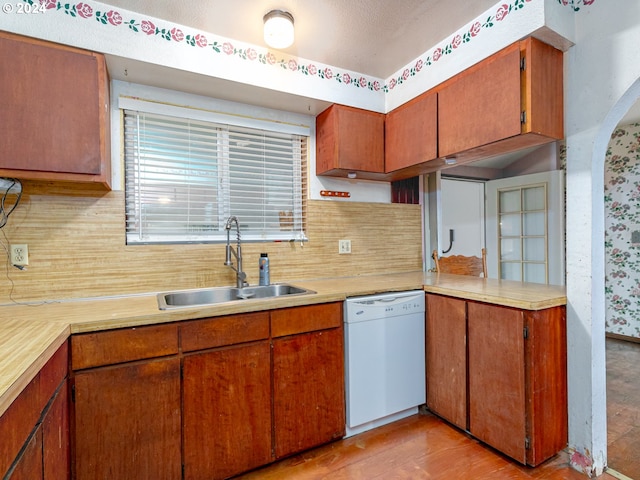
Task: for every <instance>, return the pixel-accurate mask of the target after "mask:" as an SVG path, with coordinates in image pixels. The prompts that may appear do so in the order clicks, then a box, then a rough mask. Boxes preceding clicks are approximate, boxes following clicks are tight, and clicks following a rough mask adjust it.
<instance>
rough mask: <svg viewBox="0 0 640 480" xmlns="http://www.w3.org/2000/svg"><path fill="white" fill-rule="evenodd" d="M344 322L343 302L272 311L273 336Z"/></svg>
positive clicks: (303, 331) (311, 330) (338, 324)
mask: <svg viewBox="0 0 640 480" xmlns="http://www.w3.org/2000/svg"><path fill="white" fill-rule="evenodd" d="M341 324H342V303H340V302H336V303H322V304H320V305H308V306H305V307H293V308H285V309H282V310H274V311H273V312H271V336H273V337H284V336H285V335H295V334H298V333H305V332H313V331H315V330H324V329H326V328H335V327H339V326H340V325H341Z"/></svg>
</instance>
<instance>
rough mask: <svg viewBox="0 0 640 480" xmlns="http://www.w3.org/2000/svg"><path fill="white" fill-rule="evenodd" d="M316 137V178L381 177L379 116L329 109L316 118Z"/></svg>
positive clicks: (350, 109)
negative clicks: (356, 174)
mask: <svg viewBox="0 0 640 480" xmlns="http://www.w3.org/2000/svg"><path fill="white" fill-rule="evenodd" d="M316 137H317V138H316V172H317V174H318V175H338V176H346V175H347V173H348V172H350V171H356V172H373V173H384V115H383V114H382V113H377V112H371V111H368V110H362V109H358V108H353V107H346V106H344V105H332V106H330V107H329V108H328V109H326V110H325V111H324V112H322V113H320V115H318V117H317V118H316ZM363 178H364V177H363Z"/></svg>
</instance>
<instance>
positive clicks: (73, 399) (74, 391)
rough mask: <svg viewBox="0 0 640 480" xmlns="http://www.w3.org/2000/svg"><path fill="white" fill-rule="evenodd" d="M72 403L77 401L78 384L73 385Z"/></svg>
mask: <svg viewBox="0 0 640 480" xmlns="http://www.w3.org/2000/svg"><path fill="white" fill-rule="evenodd" d="M71 403H76V386H75V384H73V385H71Z"/></svg>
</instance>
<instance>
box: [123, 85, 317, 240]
mask: <svg viewBox="0 0 640 480" xmlns="http://www.w3.org/2000/svg"><path fill="white" fill-rule="evenodd" d="M116 83H118V82H116ZM115 87H116V88H115V89H116V90H119V91H118V92H117V101H116V102H114V103H115V104H114V105H113V107H114V109H117V112H118V115H119V117H120V122H121V125H122V130H121V135H120V142H121V144H120V145H119V147H120V148H119V150H120V152H121V155H120V156H121V161H122V168H121V171H122V175H123V178H122V181H121V184H122V185H123V188H124V183H125V178H124V171H125V166H126V164H125V153H124V111H125V110H134V111H144V112H145V113H150V114H156V115H168V116H171V117H177V118H183V119H192V120H195V121H204V122H211V123H218V124H224V125H230V126H232V127H242V128H251V129H259V130H267V131H272V132H278V133H282V134H291V135H299V136H302V137H306V149H305V150H306V151H302V152H301V163H302V167H303V168H302V176H301V177H300V178H299V182H300V185H301V188H300V191H299V192H297V193H296V195H298V194H299V196H300V198H299V202H298V203H296V205H297V207H296V208H299V209H300V212H299V213H300V217H299V222H297V225H298V226H299V227H300V228H299V229H297V228H296V229H295V230H289V231H287V230H282V233H283V235H267V236H265V235H260V234H259V233H255V232H254V233H249V232H243V237H242V238H243V241H247V242H272V241H301V242H302V241H307V235H306V228H307V225H306V211H307V200H308V189H309V178H308V177H309V172H308V168H309V156H310V152H309V150H310V148H311V147H312V145H313V142H312V137H311V133H312V131H313V129H312V125H313V121H314V119H313V117H311V116H308V115H301V114H295V113H290V112H283V111H278V110H272V109H267V108H264V107H254V106H250V105H244V104H239V103H235V102H229V101H224V100H218V99H212V98H209V97H199V96H195V95H191V94H182V93H180V92H170V91H164V90H162V91H161V90H160V89H154V88H152V87H143V86H135V85H134V86H133V91H131V90H132V89H131V87H130V86H128V85H127V86H124V85H115ZM141 90H142V91H141ZM143 92H144V93H145V95H141V93H143ZM149 93H152V94H153V95H149ZM175 100H179V103H178V102H176V101H175ZM194 105H198V106H194ZM125 208H126V206H125ZM233 214H234V213H233V212H229V215H233ZM240 220H241V223H242V218H241V217H240ZM125 237H126V239H127V244H129V245H139V244H167V243H179V244H183V243H185V244H186V243H224V242H226V232H225V231H224V230H221V231H220V230H218V231H217V232H214V233H213V234H212V235H210V236H208V238H202V237H199V236H198V237H197V238H187V236H185V238H183V239H164V240H163V239H153V238H148V239H140V238H133V237H135V235H130V234H129V233H128V232H125Z"/></svg>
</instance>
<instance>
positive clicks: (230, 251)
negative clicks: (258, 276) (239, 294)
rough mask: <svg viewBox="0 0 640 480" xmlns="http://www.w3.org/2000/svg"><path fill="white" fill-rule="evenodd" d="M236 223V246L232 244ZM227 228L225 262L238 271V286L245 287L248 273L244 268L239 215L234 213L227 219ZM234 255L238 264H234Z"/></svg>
mask: <svg viewBox="0 0 640 480" xmlns="http://www.w3.org/2000/svg"><path fill="white" fill-rule="evenodd" d="M234 223H235V224H236V236H237V245H236V248H235V250H234V248H233V247H232V246H231V239H230V233H231V227H232V225H233V224H234ZM224 228H225V230H226V231H227V247H226V257H225V261H224V264H225V265H226V266H227V267H230V268H231V269H232V270H233V271H235V272H236V286H237V287H238V288H242V287H245V286H246V285H247V281H246V279H247V274H246V273H244V271H243V270H242V245H241V241H240V223H239V222H238V217H236V216H235V215H232V216H231V217H229V218H228V219H227V224H226V225H225V227H224ZM232 256H233V257H235V259H236V266H234V265H233V259H232Z"/></svg>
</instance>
